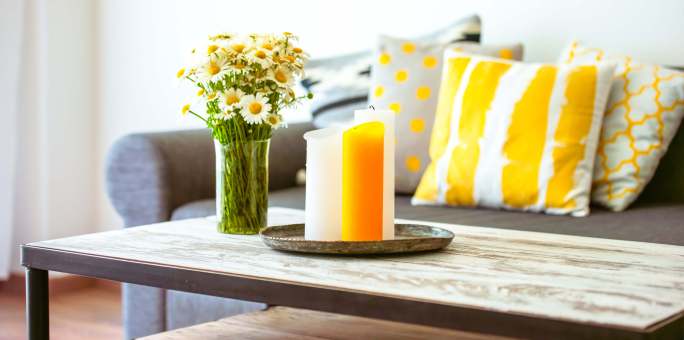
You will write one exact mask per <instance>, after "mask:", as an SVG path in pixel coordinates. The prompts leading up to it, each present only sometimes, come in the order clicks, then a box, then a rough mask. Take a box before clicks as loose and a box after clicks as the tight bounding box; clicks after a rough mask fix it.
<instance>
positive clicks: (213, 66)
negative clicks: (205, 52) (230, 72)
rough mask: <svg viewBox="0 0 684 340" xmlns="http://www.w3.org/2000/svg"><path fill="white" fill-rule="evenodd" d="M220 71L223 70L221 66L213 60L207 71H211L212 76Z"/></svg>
mask: <svg viewBox="0 0 684 340" xmlns="http://www.w3.org/2000/svg"><path fill="white" fill-rule="evenodd" d="M219 71H221V68H220V67H219V66H218V65H216V63H214V62H211V63H210V64H209V66H208V67H207V72H209V74H211V75H212V76H214V75H217V74H218V73H219Z"/></svg>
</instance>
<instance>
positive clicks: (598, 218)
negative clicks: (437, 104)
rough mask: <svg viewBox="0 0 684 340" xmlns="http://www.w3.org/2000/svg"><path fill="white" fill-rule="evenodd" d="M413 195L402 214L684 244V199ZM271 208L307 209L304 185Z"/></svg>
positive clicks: (193, 208) (185, 209)
mask: <svg viewBox="0 0 684 340" xmlns="http://www.w3.org/2000/svg"><path fill="white" fill-rule="evenodd" d="M410 201H411V197H409V196H397V198H396V202H395V209H396V216H397V218H406V219H413V220H425V221H432V222H443V223H454V224H463V225H473V226H483V227H494V228H503V229H515V230H526V231H537V232H547V233H554V234H567V235H577V236H588V237H600V238H609V239H618V240H629V241H641V242H654V243H667V244H674V245H681V246H684V203H659V204H654V203H648V204H635V205H633V206H631V207H630V208H629V209H627V210H625V211H623V212H619V213H616V212H611V211H607V210H605V209H600V208H593V210H592V212H591V214H590V215H589V216H587V217H581V218H578V217H569V216H553V215H542V214H531V213H525V212H513V211H503V210H492V209H483V208H477V209H475V208H454V207H448V208H447V207H433V206H412V205H411V202H410ZM269 205H270V206H280V207H288V208H296V209H304V187H297V188H289V189H284V190H278V191H273V192H271V193H270V195H269ZM214 210H215V208H214V201H213V200H203V201H197V202H193V203H189V204H186V205H184V206H181V207H180V208H178V209H176V211H174V213H173V219H182V218H192V217H198V216H208V215H213V214H214Z"/></svg>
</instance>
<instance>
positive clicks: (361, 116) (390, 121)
mask: <svg viewBox="0 0 684 340" xmlns="http://www.w3.org/2000/svg"><path fill="white" fill-rule="evenodd" d="M394 115H395V113H394V111H392V110H372V109H369V110H356V111H354V124H356V125H358V124H361V123H367V122H373V121H379V122H382V123H383V124H385V152H384V154H383V156H384V158H383V168H384V169H383V171H384V175H383V202H382V203H383V204H382V208H383V212H382V225H383V226H382V238H383V239H384V240H391V239H394V144H395V130H394Z"/></svg>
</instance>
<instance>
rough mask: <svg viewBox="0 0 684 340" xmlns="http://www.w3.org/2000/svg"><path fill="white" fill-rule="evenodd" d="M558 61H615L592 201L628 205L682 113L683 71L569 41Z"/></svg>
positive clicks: (618, 208) (612, 206) (613, 206)
mask: <svg viewBox="0 0 684 340" xmlns="http://www.w3.org/2000/svg"><path fill="white" fill-rule="evenodd" d="M561 61H562V62H564V63H569V64H577V63H591V62H596V61H612V62H615V63H616V64H617V68H616V70H615V81H614V83H613V87H612V89H611V93H610V97H609V99H608V105H607V109H606V113H605V118H604V121H603V129H602V131H601V137H600V141H599V147H598V156H597V159H596V164H595V166H594V183H593V189H592V200H593V201H594V202H597V203H599V204H601V205H604V206H606V207H608V208H610V209H612V210H616V211H621V210H624V209H625V208H627V206H629V205H630V204H631V203H632V202H634V200H635V199H636V198H637V197H638V196H639V194H640V193H641V191H642V190H643V189H644V187H645V186H646V184H648V182H649V181H650V180H651V178H652V177H653V175H654V174H655V171H656V168H657V166H658V163H659V162H660V159H661V158H662V157H663V155H664V154H665V151H667V148H668V146H669V145H670V142H671V141H672V138H673V137H674V135H675V133H676V132H677V128H678V127H679V125H680V122H681V121H682V116H684V73H682V72H678V71H674V70H668V69H665V68H662V67H659V66H656V65H648V64H644V63H640V62H637V61H634V60H632V58H630V57H619V56H610V55H606V54H605V53H604V52H603V51H602V50H600V49H595V48H587V47H584V46H581V45H579V44H578V43H573V44H571V45H570V46H569V47H568V48H567V49H566V50H565V52H564V53H563V55H562V57H561Z"/></svg>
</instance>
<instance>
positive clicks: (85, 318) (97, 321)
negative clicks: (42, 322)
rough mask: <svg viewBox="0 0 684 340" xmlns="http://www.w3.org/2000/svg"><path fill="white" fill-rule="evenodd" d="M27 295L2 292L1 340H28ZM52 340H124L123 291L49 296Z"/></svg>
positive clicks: (92, 289) (82, 291) (77, 291)
mask: <svg viewBox="0 0 684 340" xmlns="http://www.w3.org/2000/svg"><path fill="white" fill-rule="evenodd" d="M24 310H25V309H24V296H23V294H17V293H16V292H10V291H6V290H0V325H2V330H1V331H0V340H4V339H8V340H9V339H25V337H26V318H25V314H24ZM50 336H51V338H52V339H76V340H77V339H121V338H122V337H123V328H122V324H121V291H120V289H119V287H118V286H116V287H114V286H111V285H94V286H91V287H86V288H79V289H75V290H71V291H67V292H60V293H58V294H55V295H51V296H50Z"/></svg>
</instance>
